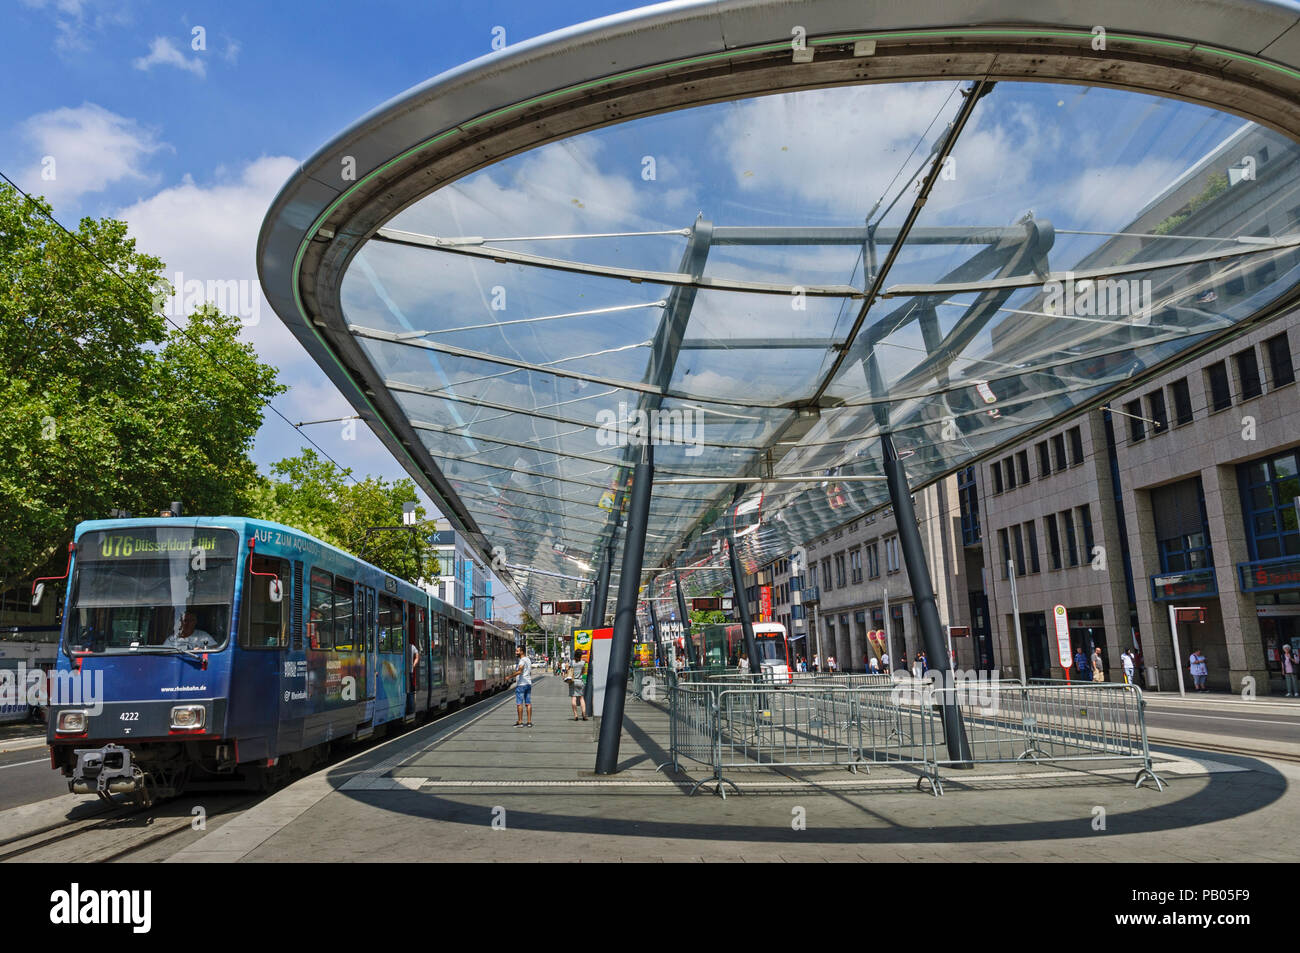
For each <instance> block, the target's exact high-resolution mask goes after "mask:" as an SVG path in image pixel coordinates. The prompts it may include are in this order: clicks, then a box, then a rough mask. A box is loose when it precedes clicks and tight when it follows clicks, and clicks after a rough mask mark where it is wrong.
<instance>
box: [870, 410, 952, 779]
mask: <svg viewBox="0 0 1300 953" xmlns="http://www.w3.org/2000/svg"><path fill="white" fill-rule="evenodd" d="M880 449H881V452H882V454H883V456H884V460H883V464H884V469H885V476H886V477H888V478H889V500H890V502H891V503H893V505H894V520H895V522H896V523H897V524H898V541H899V544H900V546H901V547H902V550H903V564H904V565H905V566H907V579H908V582H909V583H910V584H911V586H912V599H913V602H914V603H915V604H916V615H917V618H918V619H920V622H921V637H922V640H923V642H924V644H925V654H926V655H927V656H928V657H929V659H930V668H931V669H935V670H937V671H938V672H939V675H940V677H941V678H943V680H944V684H943V691H942V692H941V696H942V700H943V701H942V704H943V736H944V740H945V741H946V742H947V744H948V759H949V760H950V761H954V762H957V764H956V766H957V767H965V768H969V767H972V765H971V763H970V757H971V754H970V744H969V742H968V741H967V740H966V728H965V726H964V725H963V724H962V720H961V710H960V709H959V708H958V707H957V702H956V698H955V697H954V693H953V689H954V688H955V683H954V681H953V674H952V661H951V660H950V659H949V658H948V650H947V648H946V645H945V642H944V638H943V626H942V625H941V624H940V622H939V608H938V606H937V605H935V601H934V584H933V583H932V582H931V580H930V567H929V566H928V565H926V562H925V549H924V548H923V547H922V546H921V530H920V528H919V527H918V526H917V523H916V510H915V508H914V507H913V506H912V491H911V488H910V487H909V486H908V485H907V471H906V470H904V469H903V461H902V460H900V459H899V457H898V451H897V450H895V449H894V438H893V435H892V434H890V433H888V432H886V433H884V434H881V437H880ZM886 621H888V620H886ZM890 661H891V662H893V658H892V657H891V658H890Z"/></svg>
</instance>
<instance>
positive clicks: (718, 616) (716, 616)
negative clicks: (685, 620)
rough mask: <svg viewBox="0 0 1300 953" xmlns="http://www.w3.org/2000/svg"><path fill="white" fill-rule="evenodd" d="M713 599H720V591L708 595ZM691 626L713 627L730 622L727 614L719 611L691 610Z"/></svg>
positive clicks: (716, 590)
mask: <svg viewBox="0 0 1300 953" xmlns="http://www.w3.org/2000/svg"><path fill="white" fill-rule="evenodd" d="M709 595H710V596H712V597H713V598H715V599H721V598H722V590H721V589H714V590H713V591H712V592H711V593H709ZM690 613H691V625H714V624H718V623H724V622H730V621H731V620H730V619H728V618H727V614H726V613H725V612H723V611H721V610H720V609H691V610H690Z"/></svg>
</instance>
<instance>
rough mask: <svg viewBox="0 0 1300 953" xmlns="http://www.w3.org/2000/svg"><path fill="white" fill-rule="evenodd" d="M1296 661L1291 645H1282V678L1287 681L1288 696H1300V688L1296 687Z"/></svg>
mask: <svg viewBox="0 0 1300 953" xmlns="http://www.w3.org/2000/svg"><path fill="white" fill-rule="evenodd" d="M1296 661H1297V660H1296V657H1295V654H1294V653H1293V652H1292V651H1291V646H1289V645H1284V646H1282V680H1283V681H1284V682H1286V697H1287V698H1300V690H1297V689H1296V681H1295V670H1296Z"/></svg>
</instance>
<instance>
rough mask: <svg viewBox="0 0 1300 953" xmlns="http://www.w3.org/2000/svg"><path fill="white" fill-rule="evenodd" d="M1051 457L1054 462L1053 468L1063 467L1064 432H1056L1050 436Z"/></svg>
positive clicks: (1061, 468) (1062, 468)
mask: <svg viewBox="0 0 1300 953" xmlns="http://www.w3.org/2000/svg"><path fill="white" fill-rule="evenodd" d="M1052 459H1053V460H1054V461H1055V463H1056V466H1055V467H1054V468H1053V469H1056V470H1064V469H1065V466H1066V464H1065V434H1063V433H1058V434H1057V435H1056V436H1055V437H1053V438H1052Z"/></svg>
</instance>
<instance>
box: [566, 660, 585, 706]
mask: <svg viewBox="0 0 1300 953" xmlns="http://www.w3.org/2000/svg"><path fill="white" fill-rule="evenodd" d="M565 676H566V677H565V679H564V680H565V681H566V682H567V683H568V684H569V707H570V708H572V709H573V720H574V721H577V720H578V709H579V706H581V709H582V720H583V721H586V720H587V696H586V690H587V663H586V662H585V661H583V658H582V652H574V653H573V665H572V666H571V667H570V668H569V670H568V671H567V672H566V673H565Z"/></svg>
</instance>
